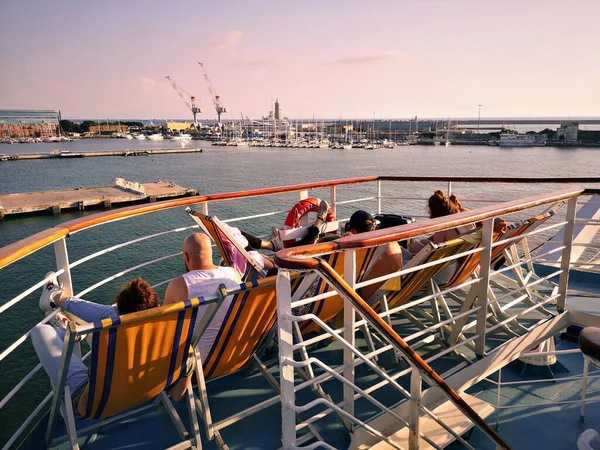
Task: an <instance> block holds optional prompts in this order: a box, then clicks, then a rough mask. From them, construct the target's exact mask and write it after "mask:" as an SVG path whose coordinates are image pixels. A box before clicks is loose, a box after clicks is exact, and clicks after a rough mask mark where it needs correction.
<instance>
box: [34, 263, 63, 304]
mask: <svg viewBox="0 0 600 450" xmlns="http://www.w3.org/2000/svg"><path fill="white" fill-rule="evenodd" d="M48 277H51V278H50V280H48V282H47V283H46V284H45V285H44V287H43V288H42V295H40V302H39V306H40V309H41V310H42V311H46V312H48V311H53V310H54V309H56V308H57V305H56V303H55V302H54V300H56V299H60V297H61V295H62V292H63V289H62V287H61V286H59V285H58V279H57V278H56V273H55V272H52V271H50V272H48V273H47V274H46V275H45V276H44V278H48Z"/></svg>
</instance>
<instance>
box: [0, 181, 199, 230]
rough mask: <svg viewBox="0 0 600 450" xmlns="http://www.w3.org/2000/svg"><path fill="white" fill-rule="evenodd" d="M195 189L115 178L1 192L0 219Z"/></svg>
mask: <svg viewBox="0 0 600 450" xmlns="http://www.w3.org/2000/svg"><path fill="white" fill-rule="evenodd" d="M197 194H198V192H197V191H196V190H195V189H192V188H188V187H183V186H179V185H177V184H175V183H174V182H172V181H163V180H158V181H157V182H154V183H137V182H135V181H127V180H125V179H123V178H117V179H116V180H115V185H114V186H96V187H79V188H76V189H60V190H52V191H41V192H26V193H20V194H7V195H0V220H1V219H3V218H4V217H5V216H9V215H15V214H33V213H44V212H51V213H53V214H58V213H60V212H61V210H63V209H79V210H83V209H84V208H86V207H93V206H100V207H104V208H110V207H111V206H113V205H115V204H121V205H123V204H128V203H137V202H144V201H146V202H155V201H157V200H159V199H160V200H162V199H167V198H175V197H188V196H193V195H197Z"/></svg>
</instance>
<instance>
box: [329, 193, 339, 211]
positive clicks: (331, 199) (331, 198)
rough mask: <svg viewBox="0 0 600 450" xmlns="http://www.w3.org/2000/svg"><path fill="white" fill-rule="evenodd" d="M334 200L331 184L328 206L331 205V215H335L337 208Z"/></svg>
mask: <svg viewBox="0 0 600 450" xmlns="http://www.w3.org/2000/svg"><path fill="white" fill-rule="evenodd" d="M336 202H337V200H336V190H335V186H331V187H330V188H329V206H330V207H331V212H332V213H333V215H334V216H336V217H337V209H336V206H335V204H336Z"/></svg>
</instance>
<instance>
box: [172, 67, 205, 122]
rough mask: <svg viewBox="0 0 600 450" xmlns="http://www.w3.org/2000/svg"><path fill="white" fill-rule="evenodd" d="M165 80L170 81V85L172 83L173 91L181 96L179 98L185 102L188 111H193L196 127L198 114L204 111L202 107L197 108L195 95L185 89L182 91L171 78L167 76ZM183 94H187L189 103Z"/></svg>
mask: <svg viewBox="0 0 600 450" xmlns="http://www.w3.org/2000/svg"><path fill="white" fill-rule="evenodd" d="M165 78H166V79H167V80H169V83H171V86H172V87H173V89H174V90H175V92H177V95H179V98H181V100H183V103H185V106H187V107H188V109H189V110H190V111H192V114H193V115H194V125H196V124H197V123H198V122H197V121H196V114H198V113H201V112H202V110H201V109H200V107H199V106H196V97H194V96H193V95H191V94H189V93H188V92H186V91H185V90H184V89H182V88H180V87H179V86H177V84H176V83H175V82H174V81H173V80H172V79H171V77H170V76H168V75H167V76H166V77H165ZM183 94H186V95H187V96H188V97H189V98H190V101H189V102H188V101H187V99H186V98H185V97H184V96H183ZM190 103H191V104H190Z"/></svg>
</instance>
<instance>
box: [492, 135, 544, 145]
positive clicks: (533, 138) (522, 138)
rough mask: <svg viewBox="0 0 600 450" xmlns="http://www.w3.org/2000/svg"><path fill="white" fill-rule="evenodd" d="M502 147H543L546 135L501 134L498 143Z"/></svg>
mask: <svg viewBox="0 0 600 450" xmlns="http://www.w3.org/2000/svg"><path fill="white" fill-rule="evenodd" d="M498 145H499V146H500V147H543V146H544V145H546V135H538V134H517V133H501V134H500V140H499V141H498Z"/></svg>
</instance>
